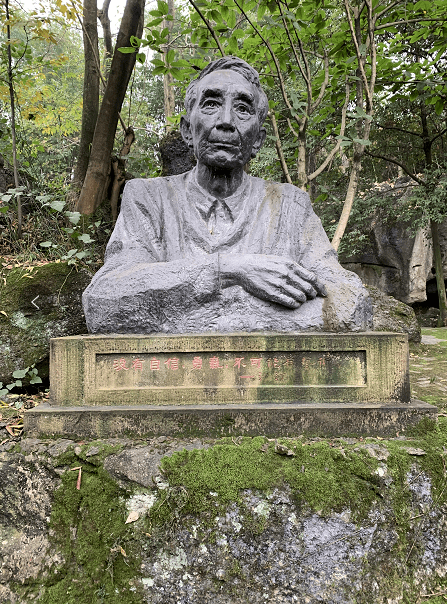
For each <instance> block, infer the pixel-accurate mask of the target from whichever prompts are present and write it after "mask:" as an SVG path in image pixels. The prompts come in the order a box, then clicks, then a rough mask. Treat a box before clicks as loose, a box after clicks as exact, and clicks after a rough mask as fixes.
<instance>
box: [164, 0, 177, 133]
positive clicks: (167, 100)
mask: <svg viewBox="0 0 447 604" xmlns="http://www.w3.org/2000/svg"><path fill="white" fill-rule="evenodd" d="M168 15H171V16H172V17H174V15H175V7H174V0H168ZM173 25H174V21H171V20H167V19H164V20H163V28H165V27H167V28H168V30H169V34H168V43H167V44H166V46H165V48H164V52H163V61H164V64H165V65H166V66H168V65H169V62H168V59H167V54H168V51H169V49H170V45H169V43H170V42H171V36H172V27H173ZM163 94H164V109H165V121H166V126H165V128H166V132H170V131H171V130H172V124H171V123H170V122H169V121H168V118H170V117H172V116H173V115H174V111H175V96H174V78H173V77H172V75H171V74H170V73H165V74H164V76H163Z"/></svg>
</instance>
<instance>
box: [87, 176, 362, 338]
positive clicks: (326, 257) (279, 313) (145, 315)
mask: <svg viewBox="0 0 447 604" xmlns="http://www.w3.org/2000/svg"><path fill="white" fill-rule="evenodd" d="M224 201H225V202H228V207H229V208H230V210H231V211H232V217H233V219H234V221H232V222H231V223H230V225H229V227H228V228H226V229H224V231H223V232H222V233H220V235H215V234H211V233H210V231H209V229H208V225H207V222H206V219H205V218H206V212H207V211H208V209H209V207H210V206H211V204H212V203H213V198H212V197H211V196H210V195H209V194H208V193H206V192H205V191H204V190H203V189H201V188H200V187H199V185H198V184H197V182H196V178H195V171H194V170H192V171H191V172H187V173H185V174H181V175H178V176H169V177H165V178H153V179H148V180H146V179H135V180H131V181H129V182H128V183H127V185H126V187H125V190H124V194H123V199H122V204H121V211H120V214H119V217H118V220H117V223H116V226H115V229H114V231H113V234H112V236H111V238H110V241H109V244H108V246H107V250H106V256H105V262H104V266H103V267H102V268H101V269H100V270H99V271H98V272H97V273H96V274H95V275H94V277H93V280H92V282H91V284H90V285H89V286H88V288H87V289H86V290H85V292H84V295H83V304H84V311H85V315H86V319H87V326H88V329H89V331H90V332H91V333H154V332H161V333H194V332H196V333H203V332H239V331H248V332H252V331H280V332H281V331H282V332H284V331H288V332H290V331H292V332H293V331H303V330H307V331H362V330H366V329H368V328H370V327H371V320H372V310H371V301H370V298H369V296H368V293H367V291H366V290H365V288H364V287H363V285H362V283H361V281H360V279H359V278H358V277H357V275H355V274H354V273H351V272H349V271H346V270H345V269H343V268H342V267H341V265H340V264H339V263H338V260H337V254H336V252H335V251H334V249H333V248H332V246H331V244H330V242H329V240H328V238H327V236H326V234H325V232H324V230H323V227H322V225H321V221H320V220H319V218H318V217H317V216H316V214H315V213H314V211H313V209H312V206H311V202H310V199H309V196H308V195H307V194H306V193H305V192H303V191H302V190H301V189H298V188H297V187H294V186H293V185H289V184H284V183H274V182H268V181H265V180H262V179H260V178H256V177H253V176H249V175H244V181H243V183H242V185H241V187H240V188H239V190H238V192H237V193H236V194H235V195H234V196H233V198H230V199H228V200H224ZM219 253H230V254H235V255H238V254H239V255H240V254H244V253H250V254H271V255H275V256H283V257H287V258H290V259H291V260H294V261H295V262H297V263H298V264H300V265H301V266H303V267H304V268H306V269H308V270H310V271H312V272H314V273H315V274H316V275H317V277H318V279H319V280H320V282H322V283H323V284H325V286H326V290H327V293H328V296H327V297H326V298H323V297H320V296H318V297H317V298H315V299H313V300H308V301H307V302H305V303H304V304H302V305H301V306H300V307H299V308H298V309H290V308H286V307H284V306H281V305H279V304H275V303H273V302H266V301H264V300H261V299H259V298H257V297H255V296H253V295H251V294H250V293H248V292H246V291H245V290H244V289H243V288H242V287H241V286H239V285H234V286H231V287H225V288H223V287H222V286H221V282H220V275H219Z"/></svg>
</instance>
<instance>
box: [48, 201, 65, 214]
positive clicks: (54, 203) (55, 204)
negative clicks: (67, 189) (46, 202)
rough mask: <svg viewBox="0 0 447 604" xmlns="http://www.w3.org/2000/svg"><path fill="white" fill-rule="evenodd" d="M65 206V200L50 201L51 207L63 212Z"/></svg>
mask: <svg viewBox="0 0 447 604" xmlns="http://www.w3.org/2000/svg"><path fill="white" fill-rule="evenodd" d="M64 206H65V201H52V202H51V203H50V208H53V210H56V212H62V210H63V209H64Z"/></svg>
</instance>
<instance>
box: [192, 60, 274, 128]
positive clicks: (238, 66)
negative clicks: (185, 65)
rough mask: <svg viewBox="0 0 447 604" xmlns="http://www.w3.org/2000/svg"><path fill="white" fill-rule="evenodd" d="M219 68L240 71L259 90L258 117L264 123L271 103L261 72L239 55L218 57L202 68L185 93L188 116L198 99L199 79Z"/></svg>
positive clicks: (260, 122)
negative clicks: (264, 89) (260, 77)
mask: <svg viewBox="0 0 447 604" xmlns="http://www.w3.org/2000/svg"><path fill="white" fill-rule="evenodd" d="M219 69H230V70H231V71H236V72H237V73H240V74H241V75H242V76H243V77H244V78H245V79H246V80H247V81H248V82H250V84H252V85H253V86H254V87H255V88H256V90H257V91H258V107H257V111H258V117H259V124H263V123H264V120H265V118H266V117H267V112H268V110H269V103H268V99H267V96H266V94H265V92H264V91H263V89H262V86H261V82H260V81H259V74H258V72H257V71H256V69H253V67H252V66H251V65H249V64H248V63H246V62H245V61H243V60H242V59H239V58H238V57H231V56H228V57H222V58H221V59H217V60H216V61H212V62H211V63H209V64H208V65H207V66H206V67H205V69H202V71H201V72H200V74H199V75H198V76H197V78H196V79H195V80H193V81H192V82H191V84H190V85H189V86H188V88H187V90H186V95H185V109H186V116H187V118H189V115H190V113H191V111H192V108H193V107H194V105H195V102H196V100H197V84H198V83H199V81H200V80H201V79H202V78H204V77H205V76H206V75H208V74H209V73H212V72H213V71H218V70H219Z"/></svg>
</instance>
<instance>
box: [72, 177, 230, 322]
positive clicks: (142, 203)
mask: <svg viewBox="0 0 447 604" xmlns="http://www.w3.org/2000/svg"><path fill="white" fill-rule="evenodd" d="M150 184H151V185H152V183H150ZM154 187H155V185H152V188H151V186H148V185H147V181H143V180H136V181H130V182H129V183H128V184H127V185H126V189H125V192H124V195H123V201H122V206H121V212H120V215H119V217H118V220H117V223H116V226H115V229H114V232H113V234H112V236H111V238H110V241H109V244H108V246H107V251H106V256H105V262H104V266H103V267H102V268H101V269H100V270H99V271H98V272H97V273H96V274H95V275H94V277H93V279H92V282H91V283H90V285H89V286H88V288H87V289H86V290H85V292H84V295H83V305H84V312H85V316H86V320H87V326H88V328H89V331H90V332H91V333H113V332H128V331H133V332H138V331H140V330H141V331H146V332H149V331H159V330H161V326H162V325H163V324H165V323H166V322H169V321H170V320H173V321H178V318H179V317H180V318H181V317H182V316H183V315H184V314H185V313H187V312H188V311H189V310H190V309H193V308H198V307H200V306H201V305H203V303H204V302H206V301H209V300H212V299H213V298H215V297H217V296H218V294H219V291H220V282H219V270H218V261H219V258H218V255H217V254H211V255H203V256H198V257H197V258H196V259H194V258H184V259H179V260H174V261H166V252H165V241H164V235H165V229H167V228H169V225H164V224H163V213H162V212H161V208H160V206H159V203H160V202H159V200H158V199H157V195H155V194H154V191H153V189H154ZM172 219H173V220H174V217H173V218H172Z"/></svg>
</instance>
